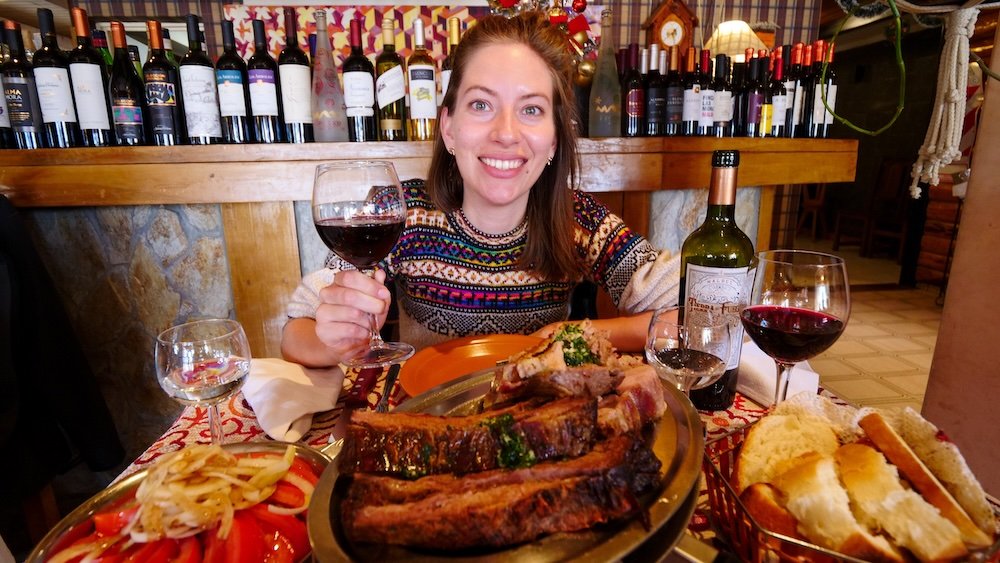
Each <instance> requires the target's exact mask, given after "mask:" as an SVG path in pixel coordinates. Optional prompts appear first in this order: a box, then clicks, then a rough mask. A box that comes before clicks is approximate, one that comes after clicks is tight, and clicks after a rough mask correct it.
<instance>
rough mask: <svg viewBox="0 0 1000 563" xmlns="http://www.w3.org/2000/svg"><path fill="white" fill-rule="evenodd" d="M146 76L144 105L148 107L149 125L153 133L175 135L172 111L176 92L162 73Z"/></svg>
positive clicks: (147, 74)
mask: <svg viewBox="0 0 1000 563" xmlns="http://www.w3.org/2000/svg"><path fill="white" fill-rule="evenodd" d="M144 74H145V75H146V105H147V106H148V107H149V124H150V130H151V131H152V132H153V133H160V134H166V135H176V134H178V133H180V131H177V130H175V128H174V127H175V125H176V124H175V123H174V109H176V108H177V91H176V88H175V86H174V84H173V82H170V81H168V80H167V74H166V73H165V72H162V71H158V70H155V71H149V72H146V73H144Z"/></svg>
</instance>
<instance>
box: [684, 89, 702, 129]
mask: <svg viewBox="0 0 1000 563" xmlns="http://www.w3.org/2000/svg"><path fill="white" fill-rule="evenodd" d="M700 117H701V85H699V84H695V85H694V87H693V88H691V89H690V90H684V109H683V111H682V113H681V119H682V120H683V121H698V119H699V118H700Z"/></svg>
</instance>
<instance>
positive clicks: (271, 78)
mask: <svg viewBox="0 0 1000 563" xmlns="http://www.w3.org/2000/svg"><path fill="white" fill-rule="evenodd" d="M253 45H254V50H253V55H251V56H250V60H249V61H247V73H248V75H249V78H250V111H251V112H252V113H253V125H254V137H255V138H256V139H257V142H258V143H280V142H282V141H283V138H284V134H285V119H284V115H283V114H282V111H281V98H280V92H281V87H280V78H279V76H278V63H276V62H274V57H272V56H271V53H269V52H268V50H267V31H266V30H265V29H264V22H263V21H261V20H253Z"/></svg>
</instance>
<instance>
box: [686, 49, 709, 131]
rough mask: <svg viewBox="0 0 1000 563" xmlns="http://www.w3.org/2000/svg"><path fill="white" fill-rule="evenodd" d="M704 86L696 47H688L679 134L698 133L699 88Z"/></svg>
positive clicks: (699, 115)
mask: <svg viewBox="0 0 1000 563" xmlns="http://www.w3.org/2000/svg"><path fill="white" fill-rule="evenodd" d="M704 87H705V84H704V81H703V80H702V75H701V61H699V60H698V48H697V47H689V48H688V52H687V59H686V60H685V70H684V109H683V115H682V116H681V135H685V136H694V135H697V134H698V120H699V119H700V118H701V89H702V88H704Z"/></svg>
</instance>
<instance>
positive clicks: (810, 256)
mask: <svg viewBox="0 0 1000 563" xmlns="http://www.w3.org/2000/svg"><path fill="white" fill-rule="evenodd" d="M757 258H758V260H757V271H756V272H755V274H754V280H753V286H752V289H751V291H750V301H749V303H748V305H747V307H746V308H745V309H743V310H742V311H741V312H740V320H741V321H742V323H743V328H744V330H746V333H747V334H748V335H749V336H750V338H751V339H752V340H753V341H754V342H755V343H756V344H757V346H759V347H760V349H761V350H763V351H764V353H765V354H767V355H768V356H770V357H771V358H773V359H774V362H775V365H776V367H777V381H776V384H775V389H774V403H775V404H777V403H780V402H781V401H784V400H785V395H786V394H787V392H788V381H789V379H790V377H791V373H792V368H793V367H794V366H795V364H796V363H798V362H801V361H802V360H808V359H809V358H812V357H815V356H816V355H817V354H819V353H821V352H823V351H824V350H826V349H827V348H829V347H830V346H832V345H833V343H834V342H836V341H837V339H838V338H840V335H841V333H842V332H844V327H845V326H846V325H847V319H848V317H849V316H850V313H851V296H850V284H848V282H847V266H846V264H845V263H844V260H843V258H840V257H839V256H834V255H832V254H824V253H822V252H812V251H808V250H768V251H765V252H761V253H760V254H758V256H757Z"/></svg>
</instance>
